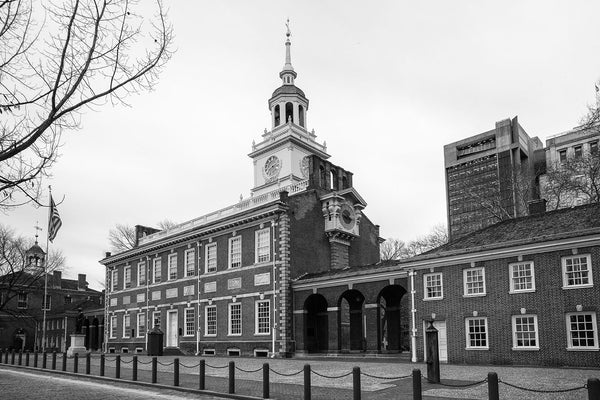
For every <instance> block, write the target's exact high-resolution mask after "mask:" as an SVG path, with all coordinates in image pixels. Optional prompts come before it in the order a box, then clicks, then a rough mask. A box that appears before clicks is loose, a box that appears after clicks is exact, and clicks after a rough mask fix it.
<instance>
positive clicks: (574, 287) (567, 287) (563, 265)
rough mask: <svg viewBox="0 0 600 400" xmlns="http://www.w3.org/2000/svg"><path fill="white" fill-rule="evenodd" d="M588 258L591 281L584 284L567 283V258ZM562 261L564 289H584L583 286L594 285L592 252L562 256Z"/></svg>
mask: <svg viewBox="0 0 600 400" xmlns="http://www.w3.org/2000/svg"><path fill="white" fill-rule="evenodd" d="M583 257H585V258H586V259H587V265H588V278H589V283H585V284H583V285H567V262H566V260H567V259H569V258H583ZM560 263H561V266H562V279H563V286H562V288H563V289H567V290H569V289H582V288H590V287H593V286H594V278H593V277H594V271H593V269H592V257H591V255H590V254H576V255H572V256H566V257H561V259H560Z"/></svg>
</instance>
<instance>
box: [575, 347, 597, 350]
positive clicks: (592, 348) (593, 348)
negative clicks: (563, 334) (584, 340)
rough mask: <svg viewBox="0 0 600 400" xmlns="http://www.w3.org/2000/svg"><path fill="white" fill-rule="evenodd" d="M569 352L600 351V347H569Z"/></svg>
mask: <svg viewBox="0 0 600 400" xmlns="http://www.w3.org/2000/svg"><path fill="white" fill-rule="evenodd" d="M567 351H600V348H598V347H582V348H575V347H567Z"/></svg>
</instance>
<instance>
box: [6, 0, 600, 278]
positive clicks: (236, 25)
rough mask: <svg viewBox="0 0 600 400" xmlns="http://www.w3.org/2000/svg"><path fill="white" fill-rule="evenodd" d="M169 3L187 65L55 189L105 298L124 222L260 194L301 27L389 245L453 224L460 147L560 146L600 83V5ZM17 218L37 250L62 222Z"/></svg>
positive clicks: (96, 133) (86, 122) (121, 113)
mask: <svg viewBox="0 0 600 400" xmlns="http://www.w3.org/2000/svg"><path fill="white" fill-rule="evenodd" d="M144 3H146V2H144ZM165 4H166V5H167V7H168V8H169V9H170V19H171V21H172V23H173V26H174V29H175V35H176V37H175V47H176V52H175V54H174V56H173V58H172V60H171V61H170V62H169V64H168V65H167V66H166V69H165V71H164V73H163V75H162V77H161V79H160V83H159V84H158V86H157V87H156V89H155V91H153V92H152V93H143V94H141V95H139V96H134V97H132V98H130V100H129V102H130V103H131V107H130V108H126V107H116V108H112V107H111V106H110V105H107V106H104V107H103V108H100V109H99V111H97V112H92V111H89V112H86V113H85V115H84V116H83V119H82V129H80V130H78V131H74V132H67V133H65V134H64V135H63V139H64V146H63V147H62V149H61V151H62V157H61V158H60V160H59V162H58V164H57V165H56V167H55V168H54V170H53V175H54V176H53V179H52V180H51V182H49V183H51V184H52V187H53V193H54V196H55V198H57V199H61V198H62V197H63V195H64V196H65V200H64V202H63V204H61V205H60V206H59V211H60V214H61V217H62V220H63V226H62V228H61V230H60V231H59V233H58V236H57V238H56V240H55V244H54V246H55V247H56V248H60V249H62V251H63V252H64V254H65V256H66V258H67V266H68V271H67V272H66V274H65V275H66V277H76V275H77V273H85V274H87V275H88V281H89V282H90V284H91V286H92V287H94V288H97V289H99V288H102V285H103V282H104V268H103V266H102V265H100V264H99V263H98V260H100V259H101V258H103V256H104V252H105V251H107V250H108V238H107V237H108V231H109V230H110V229H111V228H112V227H114V226H115V224H118V223H121V224H129V225H135V224H141V225H149V226H154V225H156V223H157V222H159V221H161V220H164V219H170V220H173V221H175V222H184V221H187V220H190V219H193V218H195V217H198V216H201V215H203V214H206V213H209V212H211V211H215V210H217V209H220V208H223V207H226V206H229V205H232V204H234V203H236V202H237V201H238V200H239V197H240V195H243V196H244V197H246V196H248V195H249V193H250V189H251V187H252V184H253V181H252V170H253V166H252V161H251V160H250V158H249V157H248V156H247V154H248V153H249V152H250V151H251V144H252V140H257V141H259V140H260V136H261V134H262V132H263V130H264V129H265V128H268V129H271V125H270V114H269V110H268V106H267V100H268V99H269V97H270V96H271V94H272V92H273V90H275V89H276V88H277V87H278V86H280V85H281V80H280V78H279V71H281V69H282V67H283V64H284V56H285V47H284V41H285V20H286V18H288V17H289V18H290V21H291V23H290V24H291V30H292V64H293V66H294V69H295V70H296V72H297V73H298V77H297V79H296V85H297V86H298V87H300V88H301V89H302V90H303V91H304V92H305V94H306V96H307V97H308V98H309V101H310V105H309V110H308V113H307V123H308V128H309V129H313V128H314V130H315V132H316V134H317V140H318V141H320V142H322V141H326V142H327V149H328V152H329V154H331V156H332V157H331V159H330V161H331V162H333V163H334V164H336V165H339V166H341V167H342V168H345V169H347V170H349V171H352V172H353V173H354V187H355V188H356V190H357V191H358V192H359V193H360V194H361V195H362V197H363V198H364V199H365V200H366V201H367V203H368V205H367V208H366V209H365V214H367V215H368V217H369V218H370V219H371V220H372V221H373V222H374V223H376V224H379V225H381V235H382V236H383V237H395V238H400V239H403V240H410V239H413V238H415V237H417V236H419V235H422V234H425V233H427V232H428V231H429V230H430V229H431V227H432V226H434V225H435V224H438V223H445V222H446V201H445V186H444V167H443V165H444V164H443V145H444V144H447V143H450V142H453V141H456V140H459V139H462V138H465V137H467V136H471V135H474V134H478V133H481V132H484V131H487V130H490V129H493V128H494V125H495V122H496V121H499V120H502V119H505V118H512V117H514V116H517V115H518V116H519V121H520V123H521V125H522V126H523V127H524V128H525V130H526V131H527V132H528V134H529V135H530V136H538V137H539V138H540V139H541V140H542V141H545V139H546V138H547V137H548V136H551V135H554V134H556V133H559V132H562V131H566V130H568V129H571V128H572V127H574V126H576V125H577V124H578V122H579V120H580V118H581V117H582V115H583V114H584V113H585V111H586V105H587V104H592V103H593V102H594V96H595V93H594V83H595V82H597V81H598V79H599V78H600V46H599V44H600V2H597V1H572V2H566V1H560V2H559V1H547V0H544V1H518V2H517V1H513V2H507V1H497V2H490V1H427V2H408V1H398V0H395V1H378V2H365V1H347V0H343V1H341V0H340V1H311V2H308V1H303V2H298V1H251V2H250V1H220V0H219V1H217V0H215V1H208V0H205V1H201V2H196V1H194V2H191V1H174V0H173V1H166V3H165ZM0 219H1V220H2V223H5V224H7V225H9V226H11V227H13V228H14V229H15V230H16V231H17V232H18V233H19V234H22V235H29V236H33V235H34V234H35V230H34V228H33V227H34V225H35V223H36V221H40V224H41V225H42V226H44V227H45V226H46V223H47V210H45V209H44V210H42V209H35V208H33V207H32V206H26V207H21V208H19V209H18V210H16V211H12V212H11V213H10V214H8V215H0ZM45 234H46V233H45V231H44V233H43V235H45ZM44 237H45V236H44ZM44 242H45V239H44Z"/></svg>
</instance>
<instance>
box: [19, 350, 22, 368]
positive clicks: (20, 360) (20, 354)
mask: <svg viewBox="0 0 600 400" xmlns="http://www.w3.org/2000/svg"><path fill="white" fill-rule="evenodd" d="M22 364H23V350H19V365H22Z"/></svg>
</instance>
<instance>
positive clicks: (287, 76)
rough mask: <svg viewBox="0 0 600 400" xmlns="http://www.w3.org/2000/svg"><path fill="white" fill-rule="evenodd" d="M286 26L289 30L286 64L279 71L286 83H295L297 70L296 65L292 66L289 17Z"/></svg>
mask: <svg viewBox="0 0 600 400" xmlns="http://www.w3.org/2000/svg"><path fill="white" fill-rule="evenodd" d="M285 27H286V28H287V31H286V33H285V36H286V40H285V65H284V66H283V70H282V71H281V72H280V73H279V76H280V77H281V80H282V81H283V84H284V85H293V84H294V78H296V76H297V75H296V72H295V71H294V67H292V55H291V52H290V48H291V47H292V42H291V41H290V36H291V35H292V32H291V31H290V20H289V18H288V20H287V22H286V23H285Z"/></svg>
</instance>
